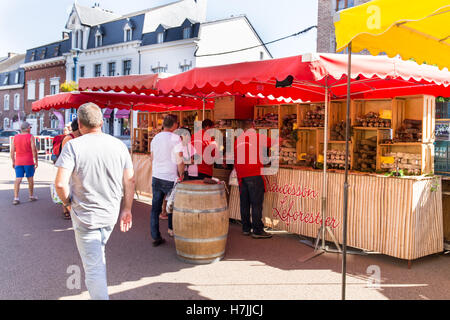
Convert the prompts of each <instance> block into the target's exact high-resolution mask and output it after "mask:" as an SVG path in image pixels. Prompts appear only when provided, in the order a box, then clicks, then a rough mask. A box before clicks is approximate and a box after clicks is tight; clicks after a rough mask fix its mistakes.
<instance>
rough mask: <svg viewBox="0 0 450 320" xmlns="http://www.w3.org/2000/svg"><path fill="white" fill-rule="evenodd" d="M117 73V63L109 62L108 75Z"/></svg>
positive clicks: (112, 75) (111, 75)
mask: <svg viewBox="0 0 450 320" xmlns="http://www.w3.org/2000/svg"><path fill="white" fill-rule="evenodd" d="M115 75H116V63H115V62H109V63H108V76H110V77H114V76H115Z"/></svg>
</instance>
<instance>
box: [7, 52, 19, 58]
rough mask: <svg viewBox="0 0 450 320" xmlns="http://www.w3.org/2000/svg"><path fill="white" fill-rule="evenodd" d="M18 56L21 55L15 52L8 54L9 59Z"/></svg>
mask: <svg viewBox="0 0 450 320" xmlns="http://www.w3.org/2000/svg"><path fill="white" fill-rule="evenodd" d="M17 55H19V54H18V53H15V52H8V58H12V57H15V56H17Z"/></svg>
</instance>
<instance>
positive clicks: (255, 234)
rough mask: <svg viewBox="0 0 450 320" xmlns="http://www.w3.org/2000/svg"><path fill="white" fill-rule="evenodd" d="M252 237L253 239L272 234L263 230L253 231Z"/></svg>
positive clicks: (264, 237) (267, 236)
mask: <svg viewBox="0 0 450 320" xmlns="http://www.w3.org/2000/svg"><path fill="white" fill-rule="evenodd" d="M252 238H255V239H267V238H272V235H271V234H270V233H267V232H265V231H261V232H260V233H253V234H252Z"/></svg>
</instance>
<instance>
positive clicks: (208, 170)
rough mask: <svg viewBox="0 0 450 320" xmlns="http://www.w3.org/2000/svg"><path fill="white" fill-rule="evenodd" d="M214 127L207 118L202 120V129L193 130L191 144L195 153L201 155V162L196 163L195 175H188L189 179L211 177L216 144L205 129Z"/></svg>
mask: <svg viewBox="0 0 450 320" xmlns="http://www.w3.org/2000/svg"><path fill="white" fill-rule="evenodd" d="M213 128H214V122H212V121H211V120H209V119H205V120H203V121H202V130H200V131H198V132H195V133H194V135H193V136H192V141H191V143H192V145H193V146H194V148H195V151H196V154H197V155H201V156H202V162H201V163H199V164H198V165H197V168H198V175H197V177H194V176H189V180H203V179H204V178H212V175H213V167H214V162H213V159H214V157H215V156H216V150H217V144H216V142H215V141H214V138H213V137H211V136H210V135H209V134H208V133H207V131H208V130H209V129H213Z"/></svg>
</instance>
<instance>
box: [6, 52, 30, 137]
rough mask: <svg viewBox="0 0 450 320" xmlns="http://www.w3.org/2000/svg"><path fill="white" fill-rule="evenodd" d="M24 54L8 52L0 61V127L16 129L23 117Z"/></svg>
mask: <svg viewBox="0 0 450 320" xmlns="http://www.w3.org/2000/svg"><path fill="white" fill-rule="evenodd" d="M24 60H25V55H24V54H13V53H10V54H8V57H6V58H4V59H3V60H2V61H1V62H0V129H3V130H8V129H18V128H19V127H20V122H19V119H20V120H23V119H24V118H25V110H24V70H23V69H22V68H20V65H21V64H22V63H23V62H24Z"/></svg>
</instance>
